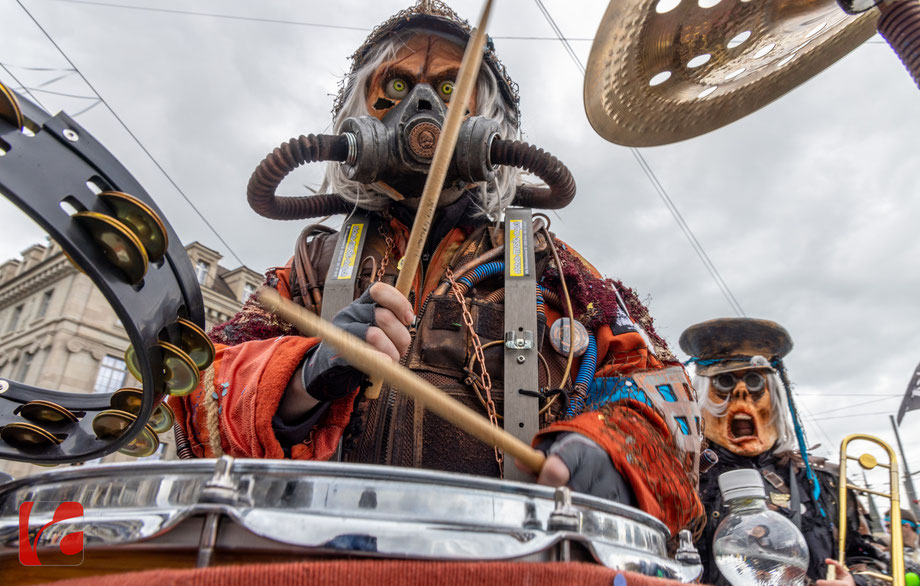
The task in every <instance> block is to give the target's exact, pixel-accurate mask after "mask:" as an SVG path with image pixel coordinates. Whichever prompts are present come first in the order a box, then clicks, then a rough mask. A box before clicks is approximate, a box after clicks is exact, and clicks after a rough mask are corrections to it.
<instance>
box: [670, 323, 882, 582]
mask: <svg viewBox="0 0 920 586" xmlns="http://www.w3.org/2000/svg"><path fill="white" fill-rule="evenodd" d="M680 347H681V349H682V350H683V351H684V352H686V353H687V354H688V355H690V356H691V361H693V362H695V364H696V376H695V377H694V379H693V386H694V388H695V389H696V390H697V393H699V396H700V406H701V408H702V412H703V421H704V434H705V437H706V439H705V440H704V446H706V445H708V447H709V449H711V450H713V452H715V454H716V456H717V457H718V460H717V462H716V463H715V464H714V465H713V466H712V467H711V468H709V469H708V470H706V471H705V472H704V473H703V474H701V476H700V496H701V497H702V499H703V504H704V506H705V507H706V512H707V514H708V518H707V522H706V528H705V530H704V531H703V535H702V537H701V538H700V539H699V541H698V543H697V548H698V549H699V551H700V555H701V556H702V558H703V565H704V567H705V570H704V573H703V582H705V583H707V584H727V582H726V581H725V579H724V578H723V577H722V576H721V574H720V573H719V571H718V569H717V567H716V565H715V561H714V559H713V557H712V538H713V535H714V534H715V531H716V528H717V527H718V525H719V523H720V521H721V520H722V515H724V514H725V513H726V512H727V510H728V508H727V507H726V506H725V505H724V504H723V501H722V494H721V492H720V491H719V486H718V482H717V480H718V478H719V475H720V474H722V473H723V472H727V471H729V470H735V469H739V468H753V469H755V470H758V471H759V472H760V473H761V475H762V476H763V482H764V488H765V489H766V494H767V497H768V498H767V506H769V507H770V508H772V509H773V510H776V511H779V512H780V513H782V514H783V515H784V516H786V517H788V518H789V519H791V520H792V521H793V523H795V524H796V526H798V528H799V529H800V530H801V531H802V534H803V535H804V536H805V541H806V543H807V544H808V549H809V554H810V559H809V567H808V576H809V578H811V579H813V580H820V579H821V578H823V577H825V576H826V574H827V571H826V566H825V564H826V563H827V562H828V561H829V560H828V558H834V559H836V557H837V547H836V546H837V539H836V529H835V524H836V522H837V519H838V509H837V482H838V477H837V469H836V467H832V466H831V465H829V464H828V463H827V462H826V461H825V460H824V459H822V458H816V457H815V456H810V455H808V453H807V451H806V449H805V439H804V434H803V432H802V428H801V424H800V423H799V420H798V417H797V414H796V411H795V404H794V403H793V401H792V397H791V395H790V392H789V389H790V385H789V382H788V379H787V376H786V370H785V366H784V364H783V362H782V358H783V357H784V356H785V355H786V354H788V353H789V351H790V350H792V338H791V337H790V336H789V333H788V332H787V331H786V330H785V329H784V328H783V327H782V326H780V325H779V324H777V323H775V322H772V321H767V320H760V319H751V318H724V319H714V320H710V321H706V322H703V323H699V324H695V325H693V326H690V327H689V328H687V330H685V331H684V332H683V333H682V334H681V337H680ZM848 503H849V505H850V509H851V511H850V514H849V515H848V519H849V521H850V524H851V525H852V526H851V527H849V528H848V533H847V536H848V541H847V552H846V553H847V560H848V565H850V566H851V568H850V569H851V570H852V569H853V567H852V566H853V565H855V564H856V563H858V562H859V561H860V560H859V558H863V559H867V558H868V559H873V558H875V557H877V555H878V554H877V551H876V550H875V549H874V548H873V547H871V545H870V544H869V543H867V542H866V541H865V539H864V538H863V537H862V536H860V535H859V531H858V529H859V522H860V519H859V514H858V512H857V510H856V505H855V503H856V498H855V497H853V498H850V499H848ZM851 560H852V561H851ZM832 563H833V565H835V566H837V567H838V573H837V577H838V579H837V580H835V581H819V582H818V584H821V585H822V586H824V585H828V586H836V585H838V584H854V583H859V584H861V583H866V582H862V580H863V579H862V578H861V577H859V576H856V575H852V574H850V573H849V572H847V571H846V570H844V568H843V566H839V564H837V563H836V562H832ZM854 580H855V582H854Z"/></svg>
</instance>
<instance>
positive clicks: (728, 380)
mask: <svg viewBox="0 0 920 586" xmlns="http://www.w3.org/2000/svg"><path fill="white" fill-rule="evenodd" d="M737 380H738V379H736V378H735V375H733V374H731V373H729V372H724V373H722V374H719V375H716V376H714V377H713V378H712V386H714V387H715V389H716V390H717V391H719V392H721V393H730V392H732V391H733V390H734V389H735V382H736V381H737Z"/></svg>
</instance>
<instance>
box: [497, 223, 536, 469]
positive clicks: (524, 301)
mask: <svg viewBox="0 0 920 586" xmlns="http://www.w3.org/2000/svg"><path fill="white" fill-rule="evenodd" d="M536 279H537V277H536V270H535V264H534V239H533V219H532V217H531V210H530V209H529V208H508V209H507V210H506V211H505V330H506V333H505V348H504V350H505V372H504V388H505V395H504V418H505V430H506V431H508V432H510V433H511V434H512V435H514V436H515V437H517V438H518V439H520V440H521V441H523V442H525V443H528V444H529V443H530V440H531V439H532V438H533V437H534V436H535V435H536V434H537V431H539V428H540V417H539V409H540V399H539V397H534V396H529V395H524V394H521V393H517V392H513V390H515V389H537V388H539V386H540V376H539V371H538V367H539V360H538V359H537V346H536V343H535V340H534V332H536V331H537V295H536V290H537V280H536ZM505 478H507V479H509V480H530V479H531V478H530V476H529V475H528V474H527V473H525V472H521V471H520V470H518V468H517V466H514V465H506V466H505Z"/></svg>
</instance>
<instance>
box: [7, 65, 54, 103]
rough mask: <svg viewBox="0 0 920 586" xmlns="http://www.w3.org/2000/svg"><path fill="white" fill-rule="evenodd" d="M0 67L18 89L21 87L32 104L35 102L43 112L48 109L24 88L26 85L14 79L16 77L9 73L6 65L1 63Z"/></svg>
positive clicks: (16, 78)
mask: <svg viewBox="0 0 920 586" xmlns="http://www.w3.org/2000/svg"><path fill="white" fill-rule="evenodd" d="M0 67H2V68H3V71H5V72H6V74H7V75H9V76H10V77H11V78H13V81H15V82H16V83H17V84H18V85H19V87H21V88H22V90H23V91H24V92H26V94H28V96H29V97H30V98H31V99H32V101H33V102H35V103H36V104H38V105H39V106H41V107H42V108H44V109H45V110H47V109H48V108H45V106H44V105H43V104H42V103H41V102H40V101H39V99H38V98H36V97H35V94H33V93H32V92H30V91H29V88H28V87H26V85H25V84H24V83H22V82H21V81H19V78H18V77H16V76H15V75H14V74H13V72H12V71H10V70H9V68H8V67H7V66H6V65H4V64H3V63H0Z"/></svg>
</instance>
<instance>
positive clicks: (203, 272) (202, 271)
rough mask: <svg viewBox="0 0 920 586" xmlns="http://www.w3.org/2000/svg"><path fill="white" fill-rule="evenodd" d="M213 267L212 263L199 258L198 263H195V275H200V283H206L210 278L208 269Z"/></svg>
mask: <svg viewBox="0 0 920 586" xmlns="http://www.w3.org/2000/svg"><path fill="white" fill-rule="evenodd" d="M210 268H211V265H209V264H208V263H206V262H204V261H203V260H199V261H198V264H197V265H195V276H196V277H198V284H199V285H204V281H205V279H207V278H208V270H209V269H210Z"/></svg>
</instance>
